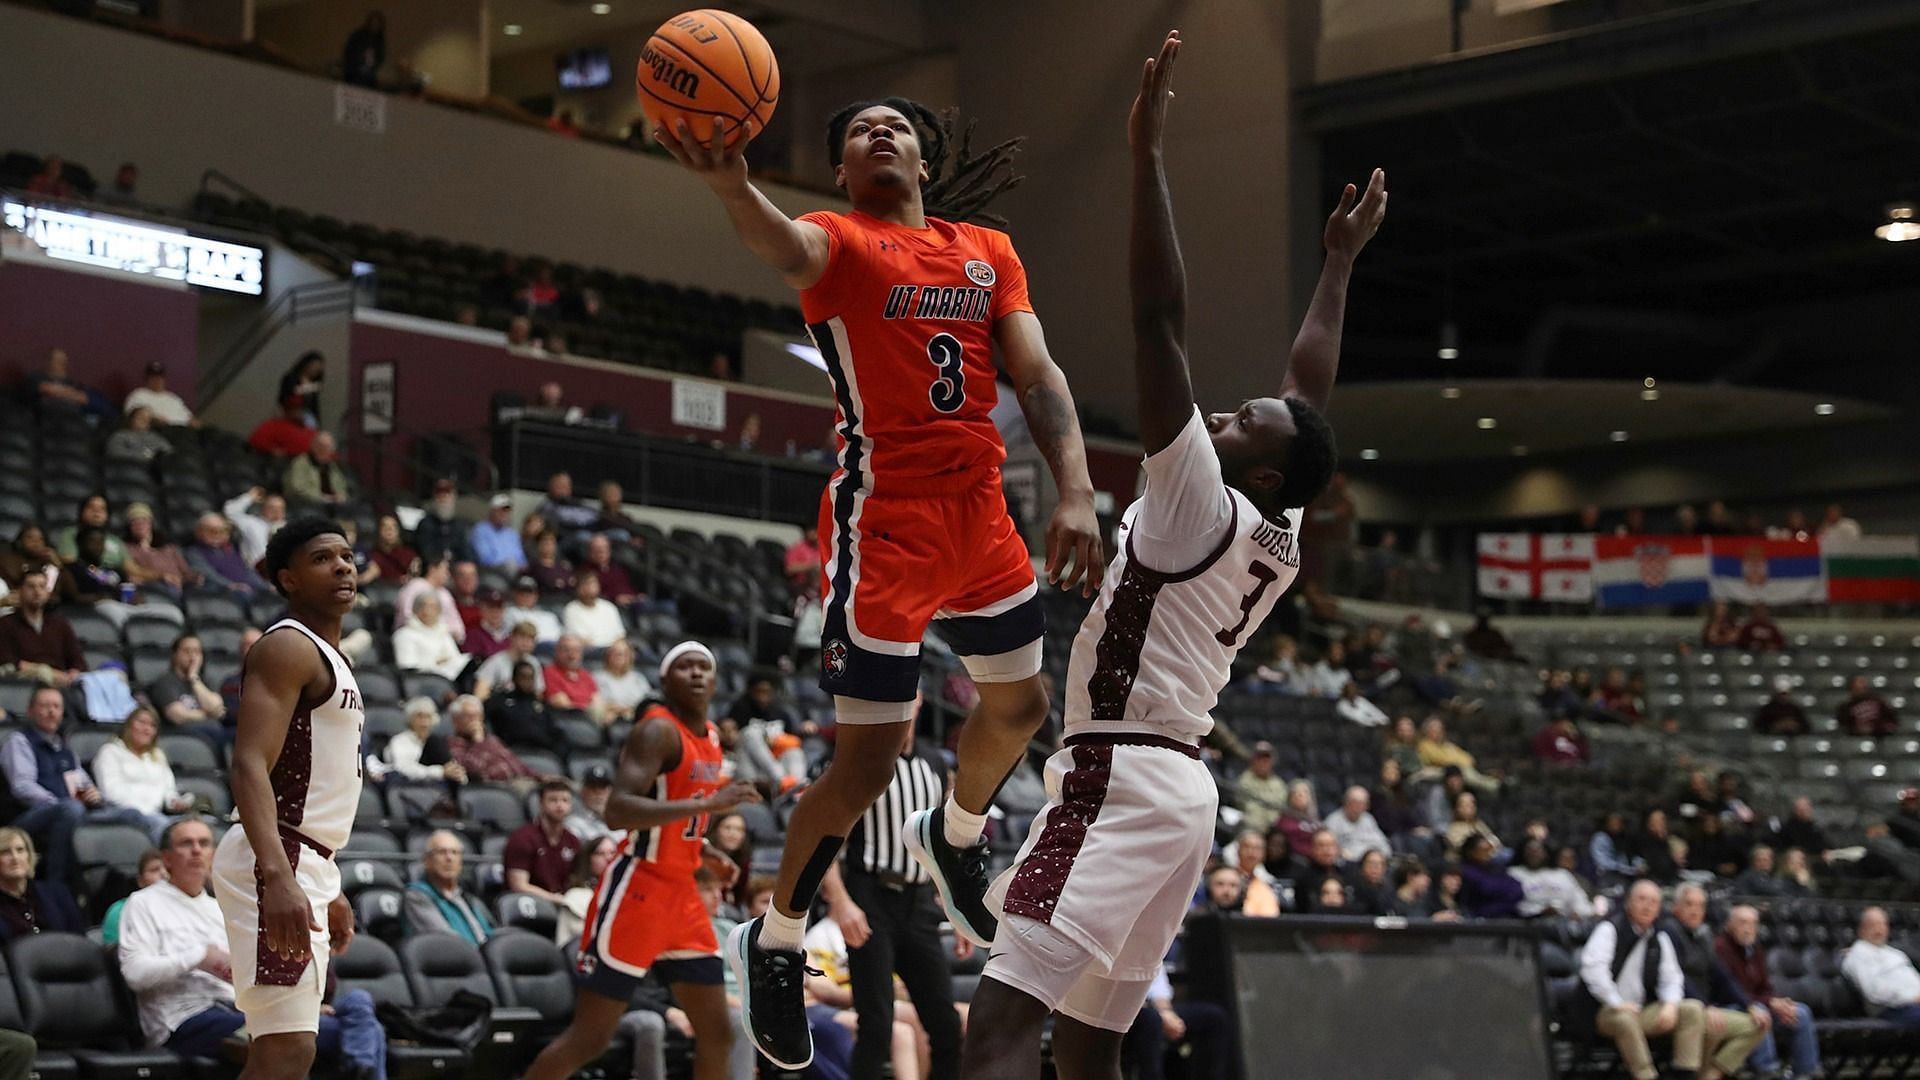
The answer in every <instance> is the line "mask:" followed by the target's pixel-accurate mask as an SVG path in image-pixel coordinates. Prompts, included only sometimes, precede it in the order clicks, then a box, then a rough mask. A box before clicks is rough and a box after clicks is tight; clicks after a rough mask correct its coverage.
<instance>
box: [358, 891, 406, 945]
mask: <svg viewBox="0 0 1920 1080" xmlns="http://www.w3.org/2000/svg"><path fill="white" fill-rule="evenodd" d="M353 916H354V922H355V924H356V925H358V926H359V928H360V929H361V930H362V931H364V932H365V933H368V934H371V935H373V936H374V937H376V938H379V939H380V940H381V941H385V942H389V943H391V942H395V941H399V940H400V938H401V936H402V935H403V934H404V933H405V932H406V925H405V923H406V915H405V905H404V903H403V902H402V900H401V890H399V889H392V888H387V887H384V886H379V885H375V886H371V887H368V888H364V889H361V890H359V892H358V894H357V895H355V896H354V898H353Z"/></svg>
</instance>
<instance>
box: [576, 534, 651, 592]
mask: <svg viewBox="0 0 1920 1080" xmlns="http://www.w3.org/2000/svg"><path fill="white" fill-rule="evenodd" d="M578 569H579V573H580V578H581V580H583V581H584V580H585V579H587V578H590V577H591V578H598V579H599V581H600V595H601V596H603V597H606V598H607V599H608V600H610V601H612V602H613V603H615V604H617V605H619V606H620V607H623V608H624V607H627V606H628V605H630V604H633V603H634V602H636V601H638V600H641V599H643V597H641V595H640V590H639V589H637V588H635V587H634V584H633V577H632V576H631V575H629V574H628V573H627V568H626V567H624V566H621V565H620V564H619V563H617V562H614V561H613V542H612V541H611V540H608V539H607V538H606V537H605V536H602V535H599V534H595V536H594V537H593V539H591V540H589V541H587V557H586V560H585V561H584V562H582V563H581V564H580V566H579V568H578Z"/></svg>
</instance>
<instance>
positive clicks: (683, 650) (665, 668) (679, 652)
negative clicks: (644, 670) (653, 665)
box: [660, 641, 719, 679]
mask: <svg viewBox="0 0 1920 1080" xmlns="http://www.w3.org/2000/svg"><path fill="white" fill-rule="evenodd" d="M688 653H694V654H696V655H699V656H704V657H706V658H707V663H709V664H713V665H714V666H715V667H718V666H719V664H718V663H716V662H715V661H714V659H713V650H712V649H709V648H707V647H706V646H705V645H702V644H700V643H699V642H697V641H683V642H681V643H680V644H678V645H675V646H674V647H673V648H671V649H668V650H667V655H665V656H663V657H661V658H660V677H661V678H663V679H664V678H666V677H667V672H669V671H671V670H672V669H673V662H674V661H675V660H678V659H680V658H681V657H683V656H685V655H687V654H688Z"/></svg>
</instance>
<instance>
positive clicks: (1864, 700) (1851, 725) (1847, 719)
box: [1834, 675, 1900, 735]
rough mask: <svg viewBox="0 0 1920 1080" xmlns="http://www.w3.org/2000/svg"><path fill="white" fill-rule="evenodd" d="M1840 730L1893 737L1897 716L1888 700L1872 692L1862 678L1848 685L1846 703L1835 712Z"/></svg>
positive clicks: (1855, 679) (1861, 676)
mask: <svg viewBox="0 0 1920 1080" xmlns="http://www.w3.org/2000/svg"><path fill="white" fill-rule="evenodd" d="M1834 717H1835V719H1837V720H1839V721H1840V727H1841V728H1842V729H1843V730H1845V731H1848V732H1851V733H1853V734H1855V735H1893V734H1897V733H1898V732H1899V731H1900V714H1899V713H1896V712H1894V711H1893V706H1891V705H1889V704H1887V699H1886V698H1883V697H1881V696H1880V695H1879V694H1876V693H1874V692H1873V690H1872V689H1871V688H1870V687H1869V685H1868V682H1867V677H1866V676H1865V675H1855V676H1854V677H1853V680H1852V681H1851V682H1849V683H1848V684H1847V700H1846V701H1844V702H1841V703H1840V708H1839V709H1837V710H1835V712H1834Z"/></svg>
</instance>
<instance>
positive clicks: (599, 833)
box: [567, 765, 613, 847]
mask: <svg viewBox="0 0 1920 1080" xmlns="http://www.w3.org/2000/svg"><path fill="white" fill-rule="evenodd" d="M611 794H613V770H612V769H609V768H607V767H606V766H605V765H593V766H590V767H589V768H588V769H587V771H586V773H585V774H583V775H582V776H581V777H580V797H579V798H577V799H575V800H573V813H572V814H570V815H568V817H567V831H568V832H570V833H572V834H573V835H575V836H577V837H579V838H580V843H581V844H583V845H584V846H586V847H592V846H593V844H594V841H596V840H599V839H600V838H601V837H603V836H608V835H610V834H612V832H613V830H612V829H610V828H608V827H607V819H606V813H607V796H609V795H611Z"/></svg>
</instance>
